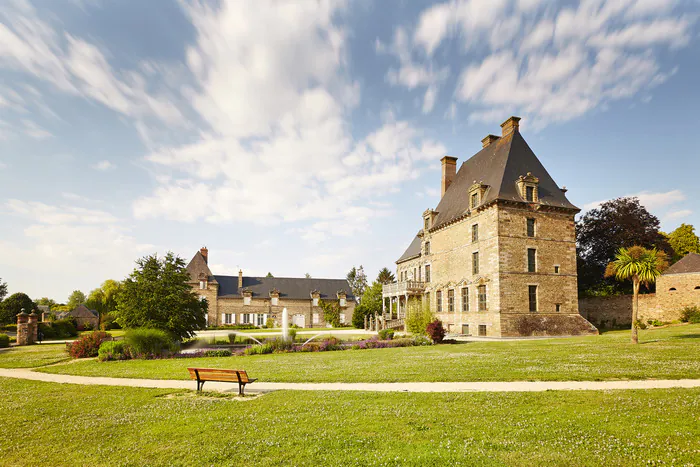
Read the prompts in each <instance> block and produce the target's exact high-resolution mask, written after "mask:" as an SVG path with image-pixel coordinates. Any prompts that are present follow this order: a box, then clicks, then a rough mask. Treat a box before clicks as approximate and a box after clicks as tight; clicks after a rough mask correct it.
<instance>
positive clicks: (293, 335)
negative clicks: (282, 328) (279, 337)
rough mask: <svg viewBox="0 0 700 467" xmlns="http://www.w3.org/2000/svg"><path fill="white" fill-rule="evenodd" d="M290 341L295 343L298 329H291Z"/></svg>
mask: <svg viewBox="0 0 700 467" xmlns="http://www.w3.org/2000/svg"><path fill="white" fill-rule="evenodd" d="M288 332H289V340H290V341H292V342H294V341H295V340H296V338H297V330H296V329H290V330H289V331H288Z"/></svg>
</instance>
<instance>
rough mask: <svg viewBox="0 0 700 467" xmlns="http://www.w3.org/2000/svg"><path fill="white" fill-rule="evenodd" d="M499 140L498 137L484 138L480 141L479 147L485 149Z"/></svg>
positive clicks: (489, 136)
mask: <svg viewBox="0 0 700 467" xmlns="http://www.w3.org/2000/svg"><path fill="white" fill-rule="evenodd" d="M500 138H501V137H500V136H496V135H488V136H487V137H486V138H484V139H482V140H481V147H482V148H485V147H487V146H488V145H489V144H491V143H494V142H496V141H498V140H499V139H500Z"/></svg>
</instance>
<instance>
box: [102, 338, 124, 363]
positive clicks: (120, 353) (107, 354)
mask: <svg viewBox="0 0 700 467" xmlns="http://www.w3.org/2000/svg"><path fill="white" fill-rule="evenodd" d="M129 358H131V354H130V352H129V346H128V345H127V344H126V342H124V341H104V342H103V343H102V344H101V345H100V349H99V351H98V352H97V359H98V360H99V361H101V362H106V361H108V360H128V359H129Z"/></svg>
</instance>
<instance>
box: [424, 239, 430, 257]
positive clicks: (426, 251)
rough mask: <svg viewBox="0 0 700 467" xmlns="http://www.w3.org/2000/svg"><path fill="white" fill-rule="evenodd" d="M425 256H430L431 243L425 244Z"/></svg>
mask: <svg viewBox="0 0 700 467" xmlns="http://www.w3.org/2000/svg"><path fill="white" fill-rule="evenodd" d="M425 254H426V255H429V254H430V242H425Z"/></svg>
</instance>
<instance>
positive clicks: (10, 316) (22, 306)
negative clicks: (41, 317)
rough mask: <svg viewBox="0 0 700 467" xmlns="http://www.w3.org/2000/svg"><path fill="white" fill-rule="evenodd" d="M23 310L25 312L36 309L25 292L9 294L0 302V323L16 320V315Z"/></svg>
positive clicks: (14, 321) (10, 322) (11, 322)
mask: <svg viewBox="0 0 700 467" xmlns="http://www.w3.org/2000/svg"><path fill="white" fill-rule="evenodd" d="M22 310H24V311H25V312H26V313H31V312H32V311H37V308H36V305H35V304H34V302H33V301H32V299H31V298H29V296H27V294H25V293H22V292H18V293H15V294H12V295H10V296H9V297H7V298H6V299H5V300H3V301H2V303H0V324H13V323H16V322H17V315H18V314H20V313H21V312H22Z"/></svg>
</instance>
